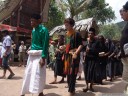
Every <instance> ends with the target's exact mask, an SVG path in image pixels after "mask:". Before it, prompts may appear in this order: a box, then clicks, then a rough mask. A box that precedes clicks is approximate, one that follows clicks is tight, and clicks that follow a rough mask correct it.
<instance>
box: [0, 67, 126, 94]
mask: <svg viewBox="0 0 128 96" xmlns="http://www.w3.org/2000/svg"><path fill="white" fill-rule="evenodd" d="M11 68H12V70H13V71H14V73H15V77H14V78H13V79H0V96H20V91H21V86H22V80H23V75H24V69H25V68H24V67H11ZM0 75H2V70H1V69H0ZM8 75H9V72H7V76H8ZM82 78H83V79H82V80H81V81H77V83H76V94H75V96H98V95H101V94H102V93H123V89H124V86H125V83H123V82H122V81H121V78H118V79H116V80H115V81H114V82H108V81H105V85H95V86H94V89H95V92H87V93H83V92H82V88H84V87H85V81H84V76H83V74H82ZM60 79H61V78H60V77H58V81H59V80H60ZM52 80H53V71H51V70H49V69H47V82H46V88H45V90H44V93H45V94H46V96H68V92H67V90H68V89H67V88H65V86H66V85H67V84H66V82H65V83H63V84H52V85H51V84H49V83H50V82H51V81H52ZM65 81H66V79H65ZM26 96H38V95H37V94H33V95H32V94H29V95H26Z"/></svg>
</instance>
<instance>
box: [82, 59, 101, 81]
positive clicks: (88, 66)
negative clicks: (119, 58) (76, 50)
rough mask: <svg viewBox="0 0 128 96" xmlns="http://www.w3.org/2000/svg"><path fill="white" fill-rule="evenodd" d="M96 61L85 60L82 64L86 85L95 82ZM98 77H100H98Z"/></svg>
mask: <svg viewBox="0 0 128 96" xmlns="http://www.w3.org/2000/svg"><path fill="white" fill-rule="evenodd" d="M97 68H99V67H97V60H96V59H94V60H93V59H92V60H91V59H90V60H87V59H86V60H85V64H84V75H85V80H86V81H87V82H88V83H91V82H95V81H96V77H97V76H96V75H98V74H97ZM99 76H100V75H99Z"/></svg>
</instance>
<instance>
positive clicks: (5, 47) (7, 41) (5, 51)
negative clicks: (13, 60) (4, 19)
mask: <svg viewBox="0 0 128 96" xmlns="http://www.w3.org/2000/svg"><path fill="white" fill-rule="evenodd" d="M2 35H3V36H4V37H3V43H2V50H1V58H2V67H3V71H4V72H3V76H2V77H1V78H5V77H6V71H7V70H8V71H9V72H10V75H9V76H8V79H12V77H13V76H14V75H15V74H14V73H13V71H12V70H11V68H10V67H9V64H8V63H9V59H10V55H11V45H12V39H11V37H10V36H9V31H8V30H3V31H2Z"/></svg>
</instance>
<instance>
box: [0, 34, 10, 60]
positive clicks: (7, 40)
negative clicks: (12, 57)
mask: <svg viewBox="0 0 128 96" xmlns="http://www.w3.org/2000/svg"><path fill="white" fill-rule="evenodd" d="M11 45H12V40H11V37H10V36H9V35H7V36H5V37H4V40H3V43H2V50H1V58H2V57H3V55H4V53H5V51H6V50H7V47H10V50H9V51H8V52H7V55H8V54H10V53H11Z"/></svg>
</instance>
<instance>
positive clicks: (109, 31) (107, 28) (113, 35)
mask: <svg viewBox="0 0 128 96" xmlns="http://www.w3.org/2000/svg"><path fill="white" fill-rule="evenodd" d="M99 34H102V35H103V36H104V37H106V38H110V39H112V40H119V39H120V36H121V29H120V28H119V26H118V25H116V24H109V25H103V26H100V33H99Z"/></svg>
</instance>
